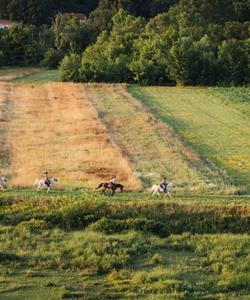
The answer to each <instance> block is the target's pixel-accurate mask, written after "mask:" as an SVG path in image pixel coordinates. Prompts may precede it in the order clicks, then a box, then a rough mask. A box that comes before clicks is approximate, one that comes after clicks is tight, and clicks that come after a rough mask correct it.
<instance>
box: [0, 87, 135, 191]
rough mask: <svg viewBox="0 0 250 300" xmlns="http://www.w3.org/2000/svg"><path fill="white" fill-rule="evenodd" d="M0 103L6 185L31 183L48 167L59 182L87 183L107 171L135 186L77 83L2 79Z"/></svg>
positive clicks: (1, 160)
mask: <svg viewBox="0 0 250 300" xmlns="http://www.w3.org/2000/svg"><path fill="white" fill-rule="evenodd" d="M0 105H1V107H2V109H1V113H2V116H1V118H0V129H1V130H2V131H3V134H4V135H3V136H4V140H3V142H2V143H1V155H0V163H1V169H2V173H4V174H5V175H9V184H10V185H11V186H32V184H33V182H34V180H35V178H37V177H38V178H39V177H40V176H41V175H42V173H43V172H44V170H46V169H48V170H49V171H50V173H51V174H54V175H55V176H56V177H58V178H59V186H63V187H65V188H67V187H71V188H74V187H79V186H86V187H92V188H93V187H95V186H97V184H99V182H100V181H102V180H105V179H106V180H107V179H109V177H110V176H111V175H112V174H117V176H119V179H120V180H122V181H123V183H124V184H125V185H126V187H127V188H128V189H135V190H136V189H138V188H140V182H139V181H138V180H137V178H136V177H135V176H134V174H133V170H132V169H131V168H130V166H129V164H128V162H127V160H126V158H125V157H124V156H123V155H122V153H121V150H120V149H119V148H118V147H117V146H116V145H115V144H114V143H113V142H112V138H111V137H110V135H109V134H108V132H107V130H106V128H105V126H104V125H102V124H100V122H99V121H98V116H97V113H96V111H95V109H94V108H93V107H92V105H91V104H90V103H89V102H88V100H87V98H86V96H85V91H84V87H83V85H77V84H62V83H53V84H52V83H48V84H45V85H26V84H13V83H2V84H1V88H0ZM110 157H115V158H116V160H112V159H110Z"/></svg>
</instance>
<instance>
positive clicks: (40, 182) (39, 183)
mask: <svg viewBox="0 0 250 300" xmlns="http://www.w3.org/2000/svg"><path fill="white" fill-rule="evenodd" d="M45 181H46V180H45V179H36V180H35V182H34V186H35V185H37V191H38V190H40V188H42V187H46V188H47V193H48V192H49V191H50V190H51V188H52V186H53V185H54V184H55V183H56V182H57V181H58V179H57V178H56V177H52V178H51V179H50V184H49V185H47V184H46V183H45Z"/></svg>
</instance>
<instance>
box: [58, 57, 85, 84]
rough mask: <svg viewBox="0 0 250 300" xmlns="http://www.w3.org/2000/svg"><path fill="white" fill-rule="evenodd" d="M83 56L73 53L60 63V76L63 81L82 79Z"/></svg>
mask: <svg viewBox="0 0 250 300" xmlns="http://www.w3.org/2000/svg"><path fill="white" fill-rule="evenodd" d="M80 67H81V57H80V55H77V54H71V55H67V56H65V57H64V59H63V60H62V61H61V63H60V76H61V79H62V81H74V82H79V81H80Z"/></svg>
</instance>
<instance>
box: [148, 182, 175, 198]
mask: <svg viewBox="0 0 250 300" xmlns="http://www.w3.org/2000/svg"><path fill="white" fill-rule="evenodd" d="M173 186H174V184H173V183H171V182H169V184H168V185H167V190H166V191H165V192H164V189H163V188H162V187H161V186H160V185H159V184H154V185H153V186H152V187H151V189H150V190H149V191H150V193H153V194H152V195H153V196H154V195H155V194H157V195H158V196H159V197H160V192H161V193H165V195H166V196H169V198H171V199H172V196H171V195H170V192H169V191H170V190H171V189H172V188H173Z"/></svg>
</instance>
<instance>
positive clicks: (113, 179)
mask: <svg viewBox="0 0 250 300" xmlns="http://www.w3.org/2000/svg"><path fill="white" fill-rule="evenodd" d="M115 181H116V176H115V175H114V176H112V178H111V179H110V180H109V184H110V188H112V187H113V184H115Z"/></svg>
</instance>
